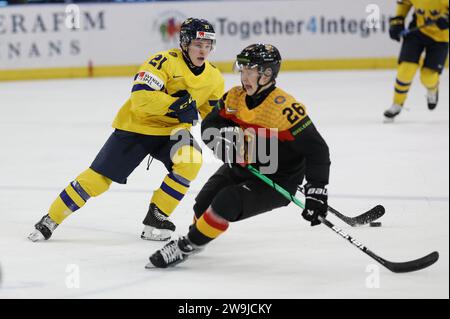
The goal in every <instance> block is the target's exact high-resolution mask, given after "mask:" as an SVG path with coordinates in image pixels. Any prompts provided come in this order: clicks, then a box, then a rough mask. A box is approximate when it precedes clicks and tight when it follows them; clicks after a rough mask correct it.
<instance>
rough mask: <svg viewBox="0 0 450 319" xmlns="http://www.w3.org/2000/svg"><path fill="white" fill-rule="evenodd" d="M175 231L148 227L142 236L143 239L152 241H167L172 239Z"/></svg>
mask: <svg viewBox="0 0 450 319" xmlns="http://www.w3.org/2000/svg"><path fill="white" fill-rule="evenodd" d="M172 233H173V231H171V230H168V229H157V228H153V227H150V226H147V227H146V229H145V230H144V231H143V232H142V234H141V239H143V240H150V241H167V240H169V239H170V238H171V237H172Z"/></svg>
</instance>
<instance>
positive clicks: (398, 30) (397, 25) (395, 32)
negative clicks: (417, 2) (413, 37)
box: [389, 16, 405, 41]
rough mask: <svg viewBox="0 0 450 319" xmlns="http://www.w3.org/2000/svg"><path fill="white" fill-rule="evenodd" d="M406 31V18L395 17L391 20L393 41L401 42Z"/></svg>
mask: <svg viewBox="0 0 450 319" xmlns="http://www.w3.org/2000/svg"><path fill="white" fill-rule="evenodd" d="M404 30H405V18H404V17H400V16H397V17H393V18H390V19H389V36H390V37H391V39H392V40H395V41H400V40H401V38H402V32H403V31H404Z"/></svg>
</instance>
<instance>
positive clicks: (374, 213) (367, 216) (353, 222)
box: [297, 186, 386, 227]
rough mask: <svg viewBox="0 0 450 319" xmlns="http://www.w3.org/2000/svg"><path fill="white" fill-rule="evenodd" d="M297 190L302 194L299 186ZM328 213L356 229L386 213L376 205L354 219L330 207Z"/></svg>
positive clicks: (302, 191) (381, 207)
mask: <svg viewBox="0 0 450 319" xmlns="http://www.w3.org/2000/svg"><path fill="white" fill-rule="evenodd" d="M297 189H298V190H299V191H300V192H301V193H303V194H304V189H303V187H301V186H299V187H298V188H297ZM328 211H329V212H330V213H332V214H334V215H335V216H336V217H338V218H339V219H340V220H342V221H343V222H344V223H346V224H347V225H350V226H352V227H358V226H363V225H366V224H369V223H371V222H373V221H375V220H377V219H378V218H380V217H382V216H383V215H384V213H385V212H386V210H385V209H384V207H383V206H382V205H377V206H375V207H373V208H372V209H370V210H368V211H367V212H365V213H362V214H361V215H358V216H355V217H349V216H346V215H344V214H341V213H340V212H338V211H337V210H336V209H334V208H333V207H331V206H328Z"/></svg>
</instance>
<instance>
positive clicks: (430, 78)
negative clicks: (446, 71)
mask: <svg viewBox="0 0 450 319" xmlns="http://www.w3.org/2000/svg"><path fill="white" fill-rule="evenodd" d="M420 80H421V82H422V84H423V85H424V86H425V87H426V88H427V89H428V90H436V89H437V88H438V86H439V72H437V71H435V70H432V69H429V68H422V70H421V71H420Z"/></svg>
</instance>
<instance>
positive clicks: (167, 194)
mask: <svg viewBox="0 0 450 319" xmlns="http://www.w3.org/2000/svg"><path fill="white" fill-rule="evenodd" d="M186 182H188V181H185V182H182V181H181V180H180V178H179V177H176V176H175V175H174V174H173V173H170V174H169V175H167V176H166V177H165V178H164V181H163V183H162V184H161V187H160V188H159V189H158V190H156V191H155V192H154V194H153V198H152V201H151V202H152V203H154V204H155V205H156V206H158V208H159V209H160V210H161V211H162V212H163V213H164V214H166V215H167V216H170V214H172V212H173V211H174V210H175V208H177V206H178V204H179V203H180V201H181V200H182V199H183V197H184V195H186V193H187V191H188V190H189V184H188V183H186Z"/></svg>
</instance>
